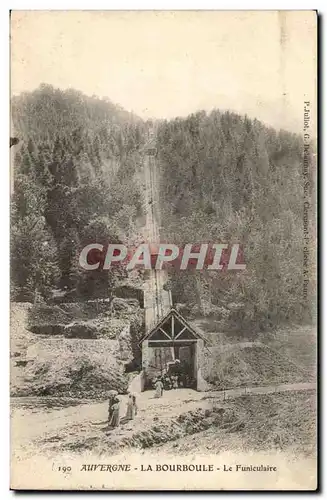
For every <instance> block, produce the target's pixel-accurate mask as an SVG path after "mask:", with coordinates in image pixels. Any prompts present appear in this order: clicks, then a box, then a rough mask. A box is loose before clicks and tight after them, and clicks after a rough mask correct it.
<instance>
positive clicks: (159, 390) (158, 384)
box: [154, 378, 163, 398]
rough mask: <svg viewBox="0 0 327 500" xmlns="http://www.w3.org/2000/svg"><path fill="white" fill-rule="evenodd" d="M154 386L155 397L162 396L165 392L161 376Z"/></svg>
mask: <svg viewBox="0 0 327 500" xmlns="http://www.w3.org/2000/svg"><path fill="white" fill-rule="evenodd" d="M154 387H155V389H156V390H155V393H154V397H155V398H161V396H162V394H163V383H162V380H161V379H160V378H158V379H157V380H156V382H155V384H154Z"/></svg>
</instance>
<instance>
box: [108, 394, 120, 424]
mask: <svg viewBox="0 0 327 500" xmlns="http://www.w3.org/2000/svg"><path fill="white" fill-rule="evenodd" d="M117 396H118V392H117V391H115V390H112V391H109V405H108V423H109V422H110V420H111V417H112V411H113V410H112V407H113V405H114V400H115V398H116V397H117Z"/></svg>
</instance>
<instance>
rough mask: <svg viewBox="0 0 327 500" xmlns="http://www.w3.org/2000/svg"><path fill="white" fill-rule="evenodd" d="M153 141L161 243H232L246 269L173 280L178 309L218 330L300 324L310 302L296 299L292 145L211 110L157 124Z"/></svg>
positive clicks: (297, 153)
mask: <svg viewBox="0 0 327 500" xmlns="http://www.w3.org/2000/svg"><path fill="white" fill-rule="evenodd" d="M157 138H158V139H157V141H158V162H159V165H160V174H161V186H160V197H161V208H162V217H161V219H162V232H161V237H162V238H164V239H166V240H167V241H169V242H170V243H178V244H183V243H186V242H192V243H200V242H216V243H227V244H231V243H239V244H240V245H241V246H242V249H243V253H244V257H245V263H246V266H247V269H246V271H242V272H228V271H217V272H216V271H210V272H205V271H204V272H202V274H201V275H200V276H199V272H193V273H192V272H189V273H187V272H185V271H184V272H179V273H178V274H177V273H176V272H175V274H174V275H172V283H173V293H174V295H175V296H178V297H179V301H180V302H184V303H188V304H192V303H193V304H198V305H199V307H200V309H201V308H202V310H200V311H199V312H200V313H202V314H203V313H204V312H205V311H204V310H205V309H207V311H208V314H210V313H211V312H214V313H215V315H216V317H218V322H217V323H216V328H217V327H218V329H219V328H220V327H221V328H222V330H224V329H226V328H227V329H228V328H231V329H238V330H239V329H241V330H242V331H244V330H248V331H251V329H255V330H260V329H261V330H262V329H265V328H271V327H274V326H276V325H278V324H280V323H283V322H285V323H288V322H300V321H303V320H309V321H310V318H311V314H312V313H311V308H310V304H311V303H312V299H311V296H310V294H309V295H308V297H307V299H304V298H303V172H302V171H303V140H302V138H301V136H299V135H296V134H292V133H289V132H285V131H279V132H277V131H275V130H274V129H272V128H267V127H266V126H264V125H263V124H262V123H261V122H259V121H258V120H250V119H249V118H247V117H246V116H245V117H241V116H239V115H236V114H234V113H230V112H225V113H221V112H219V111H217V110H215V111H213V112H211V113H210V114H206V113H205V112H199V113H196V114H193V115H191V116H189V117H187V118H186V119H180V118H178V119H175V120H172V121H169V122H164V123H161V124H160V125H159V126H158V131H157ZM309 170H310V171H311V170H312V169H311V168H310V169H309ZM312 185H313V182H312V183H311V186H312ZM208 303H209V304H208ZM205 305H206V307H205ZM199 307H198V309H199Z"/></svg>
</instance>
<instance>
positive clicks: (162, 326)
mask: <svg viewBox="0 0 327 500" xmlns="http://www.w3.org/2000/svg"><path fill="white" fill-rule="evenodd" d="M170 319H172V321H171V323H170V322H169V320H170ZM167 327H168V328H167ZM157 333H159V335H160V336H161V339H160V340H163V341H167V342H169V341H175V340H183V336H185V335H186V334H188V335H189V334H191V336H192V337H194V338H195V339H202V340H203V341H204V342H206V339H205V338H204V337H203V336H202V335H201V334H200V333H199V332H198V331H196V330H195V329H194V328H193V327H192V326H191V325H190V324H189V323H188V322H187V321H186V319H185V318H183V316H182V315H181V314H180V313H179V312H178V311H176V309H174V308H172V309H170V311H169V312H168V313H167V314H166V315H165V316H164V317H163V318H161V319H160V320H159V321H158V323H156V325H155V326H154V327H153V328H151V329H150V330H149V331H148V332H147V333H146V335H145V336H144V337H143V338H142V340H140V342H139V345H140V344H142V343H143V342H144V341H145V340H148V339H150V337H153V336H154V335H155V334H157ZM152 340H159V339H156V338H153V339H152Z"/></svg>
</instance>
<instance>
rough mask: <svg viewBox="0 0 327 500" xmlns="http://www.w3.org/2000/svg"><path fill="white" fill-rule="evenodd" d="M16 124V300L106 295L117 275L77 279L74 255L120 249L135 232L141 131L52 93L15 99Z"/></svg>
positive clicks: (44, 89)
mask: <svg viewBox="0 0 327 500" xmlns="http://www.w3.org/2000/svg"><path fill="white" fill-rule="evenodd" d="M12 120H13V126H14V130H15V134H16V135H17V136H18V137H19V138H20V141H21V142H20V144H21V146H20V147H19V146H18V147H17V150H16V153H15V158H14V172H15V174H14V194H13V197H12V221H11V223H12V226H11V227H12V231H11V234H12V241H11V255H12V264H11V266H12V267H11V272H12V295H13V298H14V299H15V300H33V298H34V297H35V294H40V295H41V296H43V297H45V298H47V297H48V296H49V293H50V291H51V290H52V289H53V288H54V287H59V288H60V289H65V290H68V291H69V290H72V291H74V294H75V295H80V296H82V295H83V296H84V297H94V296H102V295H105V296H108V294H109V292H110V288H111V286H112V284H113V282H114V281H115V279H117V276H115V275H113V273H112V272H97V271H94V272H88V273H85V272H84V273H82V272H81V270H80V269H78V265H77V262H78V261H77V256H78V254H79V252H80V251H81V249H82V248H83V246H84V245H85V244H87V243H89V242H95V241H97V242H99V243H108V242H115V241H116V242H119V241H123V242H126V241H128V240H129V238H130V237H131V235H133V234H134V233H135V232H136V231H137V229H136V227H135V221H136V220H137V218H138V216H140V215H141V213H142V202H141V199H140V189H139V185H138V182H139V181H138V179H139V176H138V175H137V171H138V169H139V166H140V154H139V151H140V148H141V147H142V144H143V140H144V124H143V122H142V121H141V120H140V119H138V118H137V117H135V116H133V115H131V114H130V113H128V112H126V111H124V110H123V109H122V108H120V107H119V106H116V105H114V104H112V103H111V102H110V101H108V100H100V99H98V98H96V97H87V96H85V95H83V94H81V93H80V92H77V91H75V90H66V91H61V90H59V89H54V88H53V87H52V86H50V85H41V86H40V87H39V88H38V89H37V90H35V91H34V92H32V93H26V94H22V95H20V96H18V97H14V98H13V99H12ZM114 271H115V274H117V273H118V269H117V267H116V268H115V270H114ZM120 272H123V271H122V270H120Z"/></svg>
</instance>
